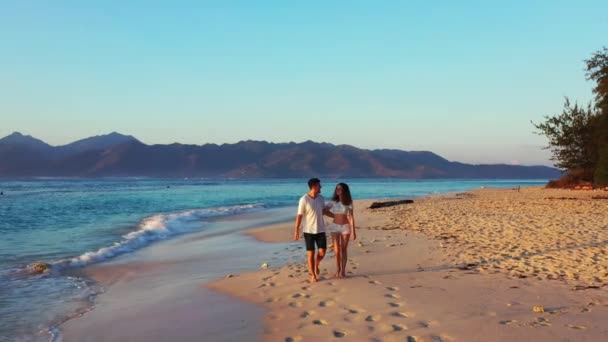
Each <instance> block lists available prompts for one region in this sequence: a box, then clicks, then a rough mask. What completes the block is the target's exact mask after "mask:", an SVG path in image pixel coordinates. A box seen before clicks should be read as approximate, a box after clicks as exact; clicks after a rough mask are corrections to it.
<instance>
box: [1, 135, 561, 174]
mask: <svg viewBox="0 0 608 342" xmlns="http://www.w3.org/2000/svg"><path fill="white" fill-rule="evenodd" d="M559 175H560V171H559V170H557V169H555V168H551V167H547V166H519V165H506V164H483V165H472V164H464V163H459V162H453V161H448V160H446V159H444V158H442V157H440V156H438V155H437V154H435V153H432V152H428V151H401V150H389V149H379V150H366V149H360V148H356V147H353V146H350V145H333V144H328V143H316V142H312V141H306V142H303V143H293V142H290V143H269V142H266V141H252V140H248V141H241V142H238V143H235V144H223V145H217V144H205V145H185V144H178V143H174V144H169V145H147V144H144V143H142V142H141V141H139V140H137V139H136V138H135V137H133V136H130V135H123V134H119V133H116V132H113V133H110V134H107V135H99V136H94V137H90V138H86V139H82V140H78V141H75V142H73V143H70V144H67V145H63V146H51V145H49V144H47V143H45V142H44V141H42V140H39V139H36V138H34V137H31V136H28V135H23V134H21V133H18V132H15V133H13V134H11V135H8V136H6V137H4V138H2V139H0V177H134V176H141V177H205V178H308V177H312V176H318V177H329V178H341V177H344V178H359V177H370V178H374V177H383V178H386V177H391V178H411V179H421V178H465V179H466V178H488V179H501V178H502V179H516V178H520V179H521V178H542V179H549V178H555V177H558V176H559Z"/></svg>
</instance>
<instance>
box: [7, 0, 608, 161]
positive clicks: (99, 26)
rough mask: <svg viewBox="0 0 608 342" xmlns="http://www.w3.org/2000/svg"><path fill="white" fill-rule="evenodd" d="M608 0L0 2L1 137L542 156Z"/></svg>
mask: <svg viewBox="0 0 608 342" xmlns="http://www.w3.org/2000/svg"><path fill="white" fill-rule="evenodd" d="M605 45H608V1H605V0H604V1H447V0H446V1H300V2H295V1H223V0H218V1H190V2H186V1H96V2H95V3H93V2H92V1H2V2H0V81H1V83H0V87H1V88H0V116H1V120H0V136H4V135H7V134H9V133H11V132H13V131H20V132H22V133H26V134H31V135H34V136H36V137H38V138H41V139H43V140H45V141H47V142H49V143H51V144H64V143H67V142H70V141H73V140H76V139H79V138H83V137H87V136H91V135H96V134H102V133H109V132H110V131H119V132H121V133H125V134H132V135H135V136H136V137H138V138H139V139H140V140H142V141H144V142H146V143H171V142H182V143H193V144H203V143H207V142H214V143H224V142H236V141H239V140H243V139H263V140H269V141H275V142H285V141H296V142H299V141H304V140H307V139H311V140H315V141H326V142H332V143H346V144H351V145H355V146H358V147H363V148H398V149H405V150H431V151H434V152H436V153H439V154H441V155H442V156H444V157H446V158H448V159H450V160H458V161H465V162H507V163H511V162H514V163H515V162H519V163H523V164H539V163H540V164H547V163H548V152H547V151H543V150H541V148H540V147H541V146H542V145H544V144H545V140H544V138H542V137H539V136H536V135H534V134H533V133H532V131H533V127H532V126H531V124H530V120H536V121H538V120H539V119H540V118H541V117H542V116H543V115H546V114H554V113H558V112H560V110H561V108H562V103H563V97H564V96H569V97H571V98H572V99H577V100H579V101H580V102H587V101H588V100H589V99H591V98H592V96H591V88H592V84H591V83H590V82H588V81H586V80H585V74H584V70H583V68H584V64H583V60H584V59H586V58H588V57H589V56H590V55H591V53H592V52H594V51H596V50H599V49H600V48H601V47H602V46H605Z"/></svg>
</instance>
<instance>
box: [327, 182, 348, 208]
mask: <svg viewBox="0 0 608 342" xmlns="http://www.w3.org/2000/svg"><path fill="white" fill-rule="evenodd" d="M338 187H342V204H344V205H351V204H352V203H353V197H352V196H351V194H350V188H349V187H348V184H346V183H338V185H336V189H338ZM331 200H332V201H334V202H339V201H340V196H338V193H337V192H336V190H335V189H334V196H333V197H332V198H331Z"/></svg>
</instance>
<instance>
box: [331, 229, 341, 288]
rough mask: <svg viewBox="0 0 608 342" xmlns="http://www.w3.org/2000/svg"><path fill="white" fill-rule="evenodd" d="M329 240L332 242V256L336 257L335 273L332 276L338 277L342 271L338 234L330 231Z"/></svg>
mask: <svg viewBox="0 0 608 342" xmlns="http://www.w3.org/2000/svg"><path fill="white" fill-rule="evenodd" d="M331 240H332V243H333V244H334V257H335V258H336V274H335V275H334V277H336V278H338V277H340V274H342V272H341V271H340V270H341V268H342V258H341V251H342V244H341V238H340V234H337V233H332V234H331Z"/></svg>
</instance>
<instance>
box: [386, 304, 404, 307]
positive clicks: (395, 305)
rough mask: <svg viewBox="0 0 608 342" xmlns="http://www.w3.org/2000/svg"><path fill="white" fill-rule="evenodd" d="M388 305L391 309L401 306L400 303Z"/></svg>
mask: <svg viewBox="0 0 608 342" xmlns="http://www.w3.org/2000/svg"><path fill="white" fill-rule="evenodd" d="M388 305H389V306H390V307H392V308H399V307H401V306H403V304H402V303H388Z"/></svg>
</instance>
